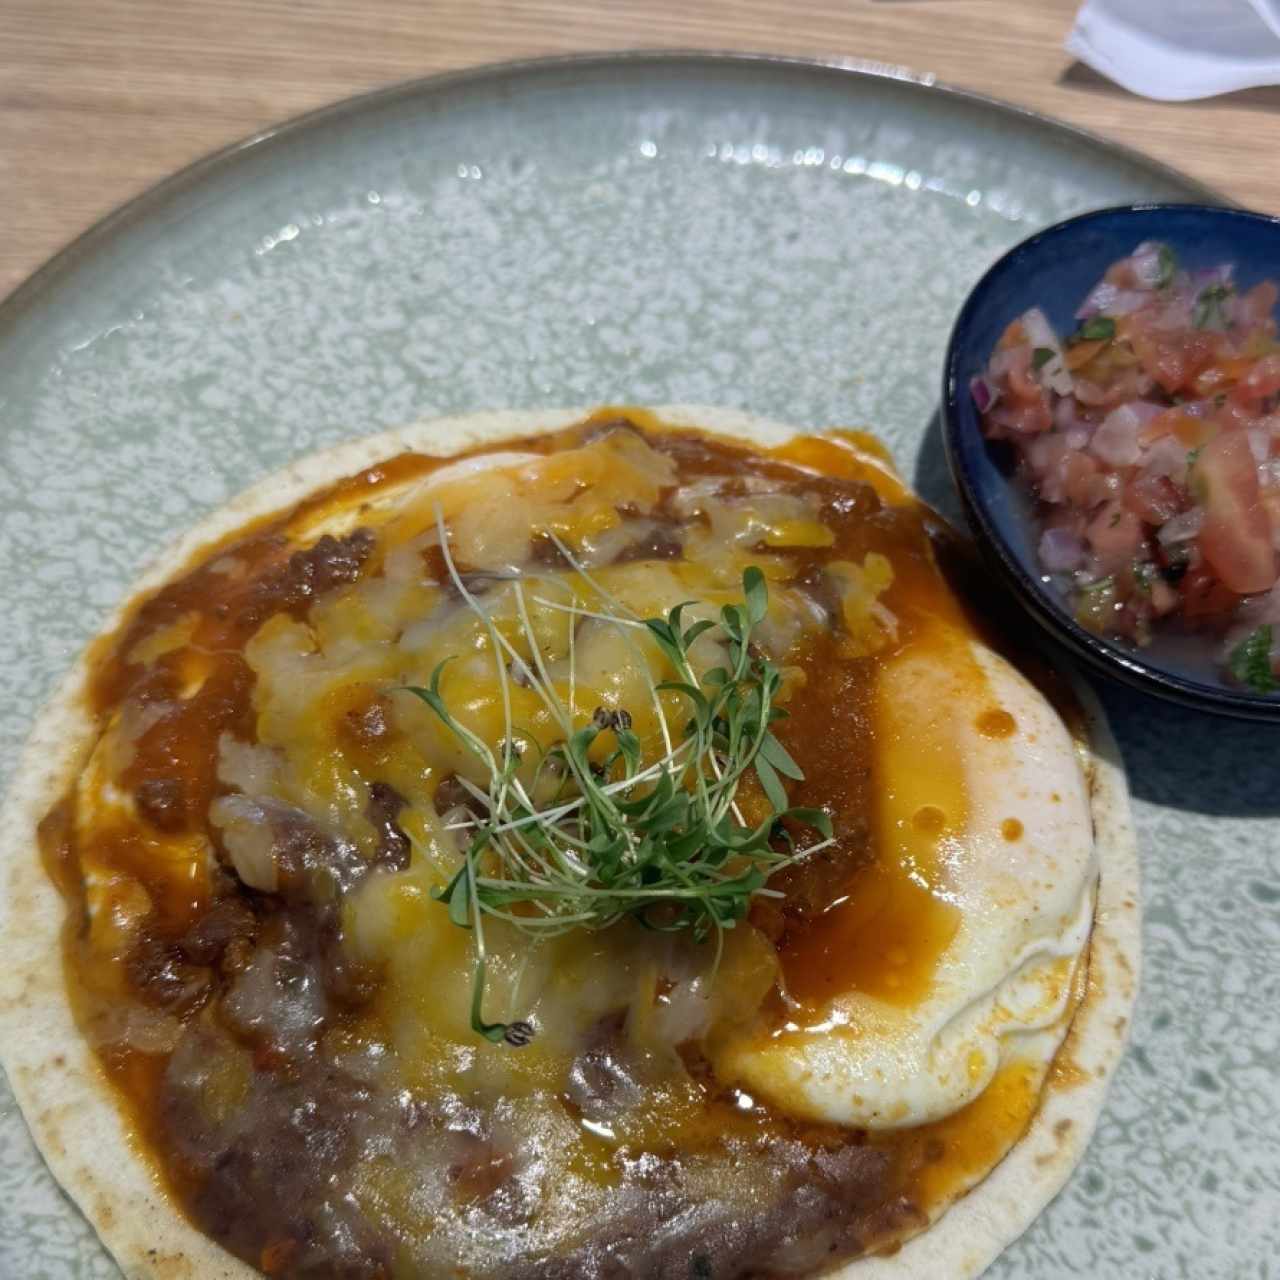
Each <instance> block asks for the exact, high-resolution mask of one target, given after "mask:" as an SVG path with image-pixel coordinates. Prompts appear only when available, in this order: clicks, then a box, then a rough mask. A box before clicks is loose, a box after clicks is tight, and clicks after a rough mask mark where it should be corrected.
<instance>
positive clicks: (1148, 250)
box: [1129, 240, 1163, 289]
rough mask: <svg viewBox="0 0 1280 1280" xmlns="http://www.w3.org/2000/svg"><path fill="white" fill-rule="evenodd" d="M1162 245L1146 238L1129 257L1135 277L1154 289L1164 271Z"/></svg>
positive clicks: (1142, 283)
mask: <svg viewBox="0 0 1280 1280" xmlns="http://www.w3.org/2000/svg"><path fill="white" fill-rule="evenodd" d="M1160 247H1161V246H1160V245H1158V244H1157V243H1156V242H1155V241H1154V240H1146V241H1144V242H1143V243H1142V244H1140V245H1139V246H1138V247H1137V248H1136V249H1135V250H1134V251H1133V256H1132V257H1131V258H1130V259H1129V265H1130V266H1131V267H1132V268H1133V274H1134V278H1135V279H1136V280H1137V281H1138V283H1139V284H1141V285H1142V286H1143V287H1144V288H1147V289H1154V288H1155V287H1156V286H1157V285H1158V284H1159V283H1160V276H1161V274H1162V272H1163V268H1162V266H1161V262H1160Z"/></svg>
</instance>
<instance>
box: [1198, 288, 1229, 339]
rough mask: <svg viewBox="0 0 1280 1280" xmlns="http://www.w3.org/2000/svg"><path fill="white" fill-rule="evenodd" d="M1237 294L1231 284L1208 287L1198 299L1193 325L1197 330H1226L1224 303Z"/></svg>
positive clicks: (1201, 292)
mask: <svg viewBox="0 0 1280 1280" xmlns="http://www.w3.org/2000/svg"><path fill="white" fill-rule="evenodd" d="M1234 292H1235V290H1234V289H1233V288H1232V287H1231V285H1229V284H1211V285H1206V286H1205V288H1203V289H1201V290H1200V293H1199V295H1198V296H1197V298H1196V304H1195V307H1194V308H1193V309H1192V312H1191V323H1192V324H1193V325H1195V327H1196V328H1197V329H1219V330H1221V329H1225V328H1226V327H1227V313H1226V311H1225V309H1224V308H1223V303H1224V302H1226V300H1227V299H1228V298H1229V297H1230V296H1231V295H1232V294H1233V293H1234Z"/></svg>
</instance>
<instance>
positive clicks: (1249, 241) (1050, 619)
mask: <svg viewBox="0 0 1280 1280" xmlns="http://www.w3.org/2000/svg"><path fill="white" fill-rule="evenodd" d="M1144 240H1161V241H1164V242H1166V243H1168V244H1169V245H1170V246H1172V248H1173V250H1174V252H1175V253H1176V254H1177V255H1178V260H1179V263H1180V264H1182V265H1184V266H1188V267H1191V268H1192V269H1195V268H1201V267H1212V266H1216V265H1218V264H1220V263H1223V262H1231V263H1234V264H1235V278H1236V283H1237V285H1238V286H1239V287H1240V288H1241V289H1247V288H1249V287H1250V286H1251V285H1254V284H1256V283H1257V282H1258V281H1260V280H1264V279H1267V278H1271V279H1274V280H1277V281H1280V218H1269V217H1265V216H1263V215H1262V214H1257V213H1247V212H1245V211H1243V210H1239V209H1223V208H1211V207H1208V206H1202V205H1132V206H1125V207H1123V208H1117V209H1102V210H1099V211H1098V212H1096V213H1086V214H1083V215H1081V216H1080V217H1077V218H1069V219H1068V220H1067V221H1065V222H1059V223H1057V224H1055V225H1054V226H1052V227H1049V228H1047V229H1046V230H1044V231H1041V232H1040V233H1039V234H1037V235H1034V236H1032V237H1031V238H1030V239H1029V240H1025V241H1023V243H1022V244H1020V245H1018V246H1017V247H1016V248H1014V249H1011V250H1010V251H1009V252H1008V253H1007V254H1005V255H1004V257H1003V258H1001V259H1000V260H999V261H998V262H997V263H996V264H995V266H993V267H992V268H991V269H990V270H989V271H988V272H987V273H986V275H984V276H983V277H982V279H981V280H980V281H979V282H978V284H977V286H976V287H975V288H974V290H973V292H972V293H970V294H969V297H968V299H967V300H966V301H965V304H964V306H963V307H962V308H961V311H960V315H959V317H958V318H957V320H956V323H955V328H954V329H953V330H952V334H951V342H950V344H949V346H948V348H947V362H946V372H945V375H944V382H943V395H942V403H943V438H944V440H945V444H946V450H947V458H948V461H949V463H950V465H951V473H952V476H953V477H954V479H955V483H956V487H957V488H958V489H959V491H960V496H961V499H962V501H963V504H964V507H965V511H966V514H967V516H968V518H969V522H970V524H971V525H972V527H973V530H974V533H975V536H976V537H977V539H978V543H979V545H980V546H981V547H982V549H983V551H984V553H985V554H986V555H987V557H988V558H989V559H990V560H991V561H992V562H993V563H994V565H995V566H996V568H997V570H998V572H999V573H1000V575H1001V576H1002V577H1003V578H1004V580H1005V582H1006V584H1007V585H1008V586H1009V587H1010V588H1011V590H1012V591H1013V593H1014V595H1015V596H1016V598H1017V599H1018V600H1019V602H1020V603H1021V604H1022V605H1023V606H1024V607H1025V608H1026V609H1027V611H1028V612H1029V613H1030V614H1031V615H1032V616H1033V617H1034V618H1035V619H1036V620H1037V621H1038V622H1039V623H1040V624H1041V625H1042V626H1043V627H1044V628H1045V629H1046V630H1047V631H1048V632H1049V633H1050V634H1051V635H1052V636H1053V637H1054V638H1055V639H1057V640H1058V641H1060V642H1061V643H1062V644H1064V645H1065V646H1066V647H1067V648H1068V649H1069V650H1070V651H1071V652H1072V653H1074V654H1075V655H1076V656H1078V657H1079V658H1081V659H1083V660H1084V661H1085V662H1086V663H1088V664H1089V665H1091V666H1092V667H1093V668H1094V669H1095V670H1097V671H1099V672H1101V673H1102V674H1104V675H1107V676H1111V677H1113V678H1115V679H1118V680H1121V681H1123V682H1125V683H1126V684H1130V685H1133V686H1135V687H1136V688H1139V689H1142V690H1144V691H1146V692H1148V693H1152V694H1156V695H1157V696H1159V697H1162V698H1165V699H1168V700H1171V701H1173V702H1178V703H1182V704H1184V705H1187V706H1192V707H1196V708H1198V709H1200V710H1205V711H1214V712H1218V713H1220V714H1224V715H1231V716H1241V717H1245V718H1249V719H1255V720H1268V721H1272V722H1274V723H1277V724H1280V694H1273V695H1266V694H1257V693H1251V692H1249V691H1248V690H1245V689H1241V688H1240V687H1239V686H1238V685H1233V684H1231V683H1228V682H1227V681H1224V680H1223V679H1222V678H1221V676H1220V675H1219V674H1218V670H1217V647H1216V646H1215V644H1214V642H1213V641H1212V640H1211V639H1208V638H1206V639H1203V640H1202V639H1199V638H1195V637H1172V638H1161V637H1160V635H1159V632H1157V639H1156V641H1155V642H1154V643H1153V644H1152V645H1151V646H1149V647H1146V648H1143V649H1138V648H1135V647H1134V646H1132V645H1128V644H1124V643H1122V642H1120V641H1110V640H1104V639H1103V638H1102V637H1100V636H1097V635H1094V634H1093V633H1092V632H1090V631H1087V630H1086V629H1085V628H1083V627H1082V626H1080V625H1079V624H1078V623H1077V622H1076V621H1075V620H1074V618H1073V617H1072V616H1071V614H1070V612H1069V611H1068V610H1067V607H1066V604H1065V601H1064V600H1063V599H1062V597H1061V595H1060V594H1059V593H1058V591H1057V590H1056V588H1055V587H1054V586H1053V585H1052V584H1051V583H1048V582H1046V581H1045V579H1044V578H1043V577H1042V576H1041V571H1040V569H1039V566H1038V564H1037V561H1036V541H1037V536H1038V530H1037V527H1036V522H1035V519H1034V515H1033V511H1032V502H1031V500H1030V499H1029V497H1028V496H1027V494H1026V493H1025V492H1024V491H1023V490H1022V488H1021V487H1020V486H1018V485H1015V484H1014V483H1013V481H1012V478H1011V475H1010V471H1009V463H1010V458H1009V455H1008V453H1007V451H1006V450H1005V449H1002V448H1001V447H1000V446H991V445H989V444H988V443H987V441H985V440H984V439H983V436H982V431H981V428H980V424H979V420H978V410H977V407H976V406H975V405H974V403H973V397H972V395H971V394H970V391H969V382H970V379H971V378H973V377H974V375H975V374H979V373H981V372H982V371H983V369H984V368H985V367H986V364H987V361H988V359H989V358H990V356H991V352H992V351H993V349H994V348H995V345H996V342H997V341H998V340H999V338H1000V335H1001V333H1002V332H1003V331H1004V328H1005V326H1006V325H1007V324H1008V323H1009V322H1010V321H1011V320H1013V319H1015V318H1016V317H1017V316H1019V315H1021V314H1022V312H1024V311H1026V310H1027V309H1028V308H1029V307H1033V306H1038V307H1040V308H1041V309H1042V310H1043V311H1044V312H1045V314H1046V315H1047V316H1048V317H1049V321H1050V323H1051V324H1052V325H1053V326H1054V328H1055V330H1056V331H1057V332H1059V333H1066V332H1069V331H1070V330H1071V329H1073V328H1074V327H1075V320H1074V315H1075V311H1076V308H1077V307H1078V306H1079V305H1080V304H1081V302H1083V301H1084V298H1085V295H1086V294H1087V293H1088V292H1089V290H1090V288H1092V286H1093V285H1094V284H1095V283H1096V282H1097V281H1098V280H1099V279H1101V277H1102V274H1103V272H1104V271H1105V270H1106V269H1107V267H1108V266H1109V265H1110V264H1111V263H1112V262H1114V261H1116V259H1118V258H1123V257H1125V256H1127V255H1128V254H1130V253H1132V252H1133V250H1134V248H1135V247H1136V246H1137V245H1139V244H1141V243H1142V241H1144Z"/></svg>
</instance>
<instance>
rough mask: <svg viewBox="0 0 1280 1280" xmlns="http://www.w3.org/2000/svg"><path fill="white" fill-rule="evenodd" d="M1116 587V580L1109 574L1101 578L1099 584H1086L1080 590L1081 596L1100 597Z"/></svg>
mask: <svg viewBox="0 0 1280 1280" xmlns="http://www.w3.org/2000/svg"><path fill="white" fill-rule="evenodd" d="M1115 585H1116V580H1115V578H1114V577H1113V576H1112V575H1110V574H1108V575H1107V577H1105V578H1099V579H1098V580H1097V582H1086V583H1085V584H1084V586H1082V587H1081V588H1080V594H1081V595H1082V596H1092V595H1100V594H1101V593H1102V592H1104V591H1110V590H1111V588H1112V587H1114V586H1115Z"/></svg>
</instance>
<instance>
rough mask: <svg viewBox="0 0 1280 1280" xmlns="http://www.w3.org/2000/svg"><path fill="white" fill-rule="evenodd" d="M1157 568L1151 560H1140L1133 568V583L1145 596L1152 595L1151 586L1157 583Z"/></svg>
mask: <svg viewBox="0 0 1280 1280" xmlns="http://www.w3.org/2000/svg"><path fill="white" fill-rule="evenodd" d="M1155 576H1156V567H1155V565H1153V564H1152V563H1151V561H1150V560H1139V561H1138V562H1137V563H1136V564H1135V565H1134V566H1133V582H1134V586H1136V587H1137V588H1138V590H1139V591H1141V592H1142V594H1143V595H1144V596H1149V595H1150V594H1151V584H1152V582H1154V581H1155Z"/></svg>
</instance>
